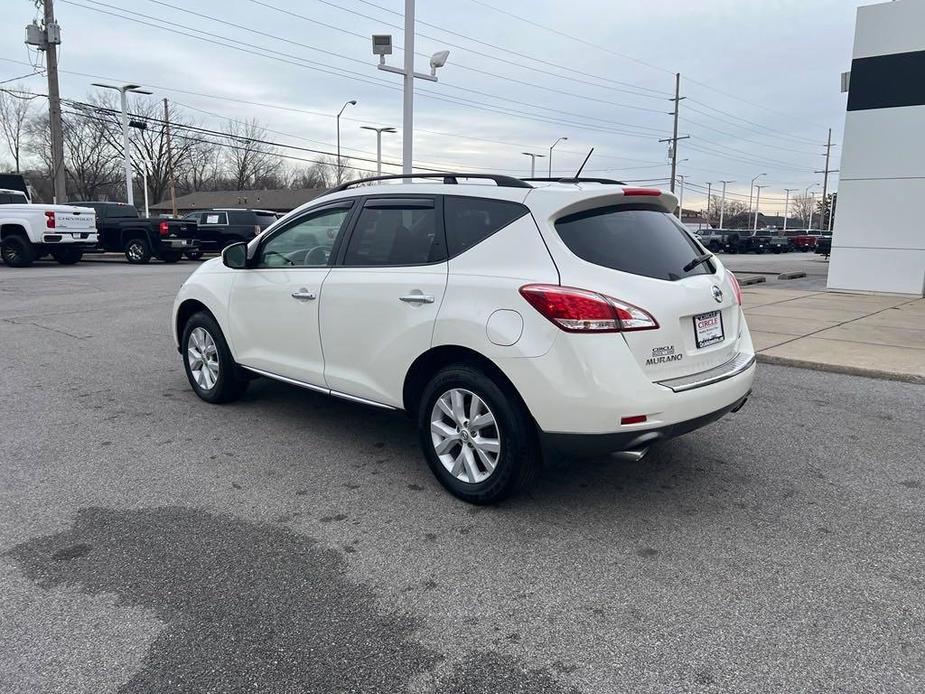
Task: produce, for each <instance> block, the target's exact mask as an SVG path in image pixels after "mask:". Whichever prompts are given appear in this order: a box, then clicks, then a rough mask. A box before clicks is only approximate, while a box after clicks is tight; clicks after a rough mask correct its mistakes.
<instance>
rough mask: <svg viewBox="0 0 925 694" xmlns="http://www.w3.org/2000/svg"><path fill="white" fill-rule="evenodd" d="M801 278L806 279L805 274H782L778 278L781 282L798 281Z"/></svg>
mask: <svg viewBox="0 0 925 694" xmlns="http://www.w3.org/2000/svg"><path fill="white" fill-rule="evenodd" d="M801 277H806V273H805V272H782V273H780V274H779V275H778V276H777V279H779V280H798V279H800V278H801Z"/></svg>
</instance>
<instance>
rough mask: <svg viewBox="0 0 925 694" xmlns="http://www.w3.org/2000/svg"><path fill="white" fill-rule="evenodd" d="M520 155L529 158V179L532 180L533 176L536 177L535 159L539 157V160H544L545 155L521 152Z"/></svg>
mask: <svg viewBox="0 0 925 694" xmlns="http://www.w3.org/2000/svg"><path fill="white" fill-rule="evenodd" d="M521 154H525V155H527V156H528V157H530V178H533V177H534V176H536V159H537V157H539V158H540V159H545V158H546V155H545V154H534V153H533V152H521Z"/></svg>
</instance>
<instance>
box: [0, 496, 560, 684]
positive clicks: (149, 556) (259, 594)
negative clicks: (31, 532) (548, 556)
mask: <svg viewBox="0 0 925 694" xmlns="http://www.w3.org/2000/svg"><path fill="white" fill-rule="evenodd" d="M355 542H356V541H354V544H355ZM345 549H346V548H345ZM7 555H8V556H11V557H13V558H14V559H15V560H16V561H17V562H18V563H19V565H20V567H21V568H22V571H23V573H24V574H25V575H26V576H27V577H28V578H29V579H31V580H32V581H34V582H35V583H36V584H37V585H39V586H40V587H42V588H45V589H53V588H60V587H77V588H79V589H80V590H82V591H84V592H86V593H88V594H92V595H98V594H110V595H117V596H118V598H119V600H120V602H121V603H122V604H124V605H126V606H132V607H140V608H143V609H147V610H151V611H153V613H154V614H155V615H156V616H157V618H158V619H159V620H160V621H161V622H163V623H164V625H165V626H164V629H163V630H162V631H161V633H160V635H159V636H158V637H157V639H155V640H154V642H153V643H152V644H151V646H150V647H149V649H148V652H147V654H146V655H145V658H144V660H143V661H142V666H141V668H140V669H139V670H138V671H137V672H136V673H135V674H134V676H133V677H132V678H131V679H130V680H129V681H127V682H126V683H125V684H124V685H123V686H122V687H121V689H120V690H119V691H120V692H121V693H122V694H130V693H131V694H135V693H136V692H145V693H146V694H148V693H151V694H159V693H160V692H180V693H187V692H190V693H192V692H203V691H214V692H223V693H227V694H236V693H238V692H254V691H260V692H270V693H277V692H279V693H283V692H295V691H298V692H300V693H301V692H306V693H307V692H324V693H325V694H327V693H329V692H335V691H337V692H341V691H343V692H389V693H392V692H401V691H407V690H408V688H409V686H412V685H413V683H414V682H422V681H424V682H429V683H432V684H433V686H434V691H440V692H466V693H469V692H473V693H475V692H500V691H504V692H552V693H555V694H563V693H565V692H573V691H575V690H566V689H564V688H562V686H561V685H560V684H559V682H558V681H557V679H556V676H555V674H553V672H551V671H547V670H533V669H529V668H528V667H526V666H525V665H524V664H522V663H521V662H520V661H519V660H518V659H516V658H514V657H512V656H509V655H506V654H502V653H496V652H494V651H491V650H486V649H485V648H479V649H477V650H471V651H468V652H464V653H460V654H457V657H461V660H460V661H459V662H458V663H457V664H455V666H454V667H451V668H449V669H448V671H447V670H444V669H443V668H438V666H439V665H440V663H441V661H443V660H444V656H443V655H442V654H441V653H439V652H437V651H436V650H434V649H433V648H431V647H428V646H424V645H422V644H421V643H419V642H418V641H416V640H415V633H416V631H417V629H418V623H417V622H416V620H415V619H414V618H413V617H410V616H405V615H401V614H390V613H386V612H384V611H383V610H382V608H381V607H380V606H379V605H378V604H377V601H376V598H375V595H374V593H373V591H372V589H371V588H370V587H369V586H367V585H365V584H361V583H356V582H354V581H352V580H350V579H349V578H348V575H347V564H346V560H345V558H344V555H343V554H341V553H339V552H338V551H336V550H334V549H330V548H327V547H325V546H323V545H322V544H321V543H319V542H317V541H316V540H314V539H312V538H309V537H305V536H302V535H299V534H296V533H294V532H292V531H291V530H289V529H288V528H286V527H284V526H280V525H276V524H271V523H249V522H246V521H243V520H240V519H237V518H234V517H232V516H225V515H214V514H209V513H205V512H203V511H199V510H194V509H186V508H177V507H162V508H153V509H142V510H134V511H121V510H113V509H103V508H88V509H81V510H80V511H79V512H78V514H77V517H76V519H75V521H74V524H73V526H72V527H71V528H70V529H69V530H66V531H63V532H61V533H58V534H56V535H51V536H45V537H38V538H35V539H33V540H30V541H28V542H26V543H23V544H21V545H18V546H17V547H14V548H13V549H12V550H10V551H9V552H8V553H7ZM74 560H76V561H74ZM421 587H422V588H423V589H424V590H433V589H435V587H436V582H434V581H425V582H424V584H423V585H422V586H421ZM454 660H455V658H454ZM441 670H442V672H440V671H441ZM438 672H440V674H437V673H438Z"/></svg>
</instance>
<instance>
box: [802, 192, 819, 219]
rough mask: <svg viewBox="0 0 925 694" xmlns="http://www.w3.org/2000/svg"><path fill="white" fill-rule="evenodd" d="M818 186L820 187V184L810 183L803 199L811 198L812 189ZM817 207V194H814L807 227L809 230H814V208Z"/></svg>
mask: <svg viewBox="0 0 925 694" xmlns="http://www.w3.org/2000/svg"><path fill="white" fill-rule="evenodd" d="M818 185H819V184H818V183H810V184H809V185H808V186H806V189H805V190H804V191H803V199H804V200H805V199H806V198H808V197H809V189H810V188H815V187H816V186H818ZM815 206H816V194H815V193H813V197H812V201H811V202H810V205H809V223H808V224H807V225H806V228H807V229H812V228H813V208H814V207H815Z"/></svg>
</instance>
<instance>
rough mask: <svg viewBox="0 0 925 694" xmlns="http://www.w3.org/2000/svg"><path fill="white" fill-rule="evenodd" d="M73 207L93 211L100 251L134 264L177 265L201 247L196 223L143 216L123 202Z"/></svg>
mask: <svg viewBox="0 0 925 694" xmlns="http://www.w3.org/2000/svg"><path fill="white" fill-rule="evenodd" d="M73 204H75V205H79V206H80V207H90V208H93V210H94V211H95V212H96V230H97V234H98V236H99V245H100V248H102V249H103V250H104V251H115V252H118V253H125V257H126V258H127V259H128V261H129V262H130V263H139V264H140V263H147V262H148V261H149V260H151V258H152V257H154V258H159V259H160V260H163V261H164V262H165V263H175V262H177V261H178V260H180V258H181V257H183V254H184V253H185V252H187V251H192V250H195V249H197V248H198V247H199V234H198V231H197V227H196V222H194V221H190V220H186V219H161V218H158V217H140V216H139V215H138V210H136V209H135V208H134V207H132V206H131V205H126V204H125V203H121V202H92V201H91V202H81V203H73Z"/></svg>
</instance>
